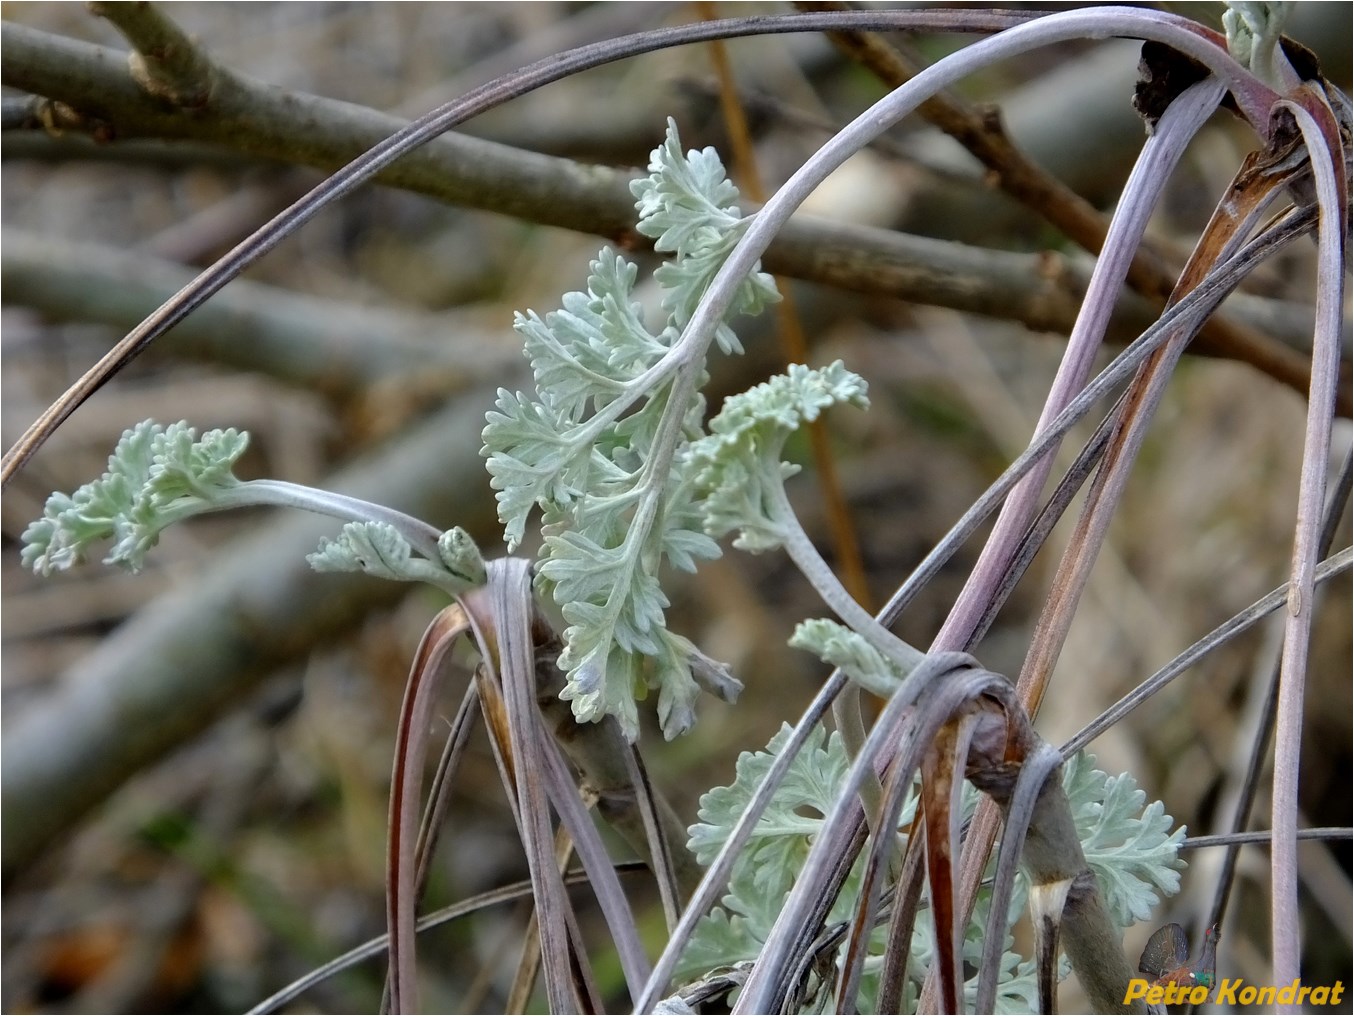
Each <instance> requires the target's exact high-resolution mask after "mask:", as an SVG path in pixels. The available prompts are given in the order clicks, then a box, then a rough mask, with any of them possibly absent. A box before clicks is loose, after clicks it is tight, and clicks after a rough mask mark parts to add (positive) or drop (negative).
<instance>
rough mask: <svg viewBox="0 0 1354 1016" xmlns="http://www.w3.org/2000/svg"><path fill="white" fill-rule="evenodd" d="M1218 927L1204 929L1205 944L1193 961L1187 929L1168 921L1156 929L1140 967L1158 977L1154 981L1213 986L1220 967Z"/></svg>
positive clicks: (1180, 984)
mask: <svg viewBox="0 0 1354 1016" xmlns="http://www.w3.org/2000/svg"><path fill="white" fill-rule="evenodd" d="M1217 953H1218V929H1217V926H1216V925H1214V926H1213V927H1212V928H1209V929H1208V930H1207V931H1206V932H1204V947H1203V950H1202V951H1201V952H1200V953H1199V961H1198V962H1197V963H1195V964H1193V965H1191V964H1190V962H1189V939H1188V938H1187V937H1186V935H1185V929H1184V928H1182V927H1180V925H1178V924H1168V925H1166V926H1165V927H1162V928H1158V929H1157V930H1156V931H1154V932H1152V937H1151V938H1149V939H1148V940H1147V947H1146V948H1145V949H1143V951H1142V957H1141V958H1140V959H1139V960H1138V970H1139V971H1140V972H1142V973H1144V974H1146V975H1147V976H1148V977H1151V978H1155V980H1153V982H1152V983H1153V984H1161V985H1166V984H1174V985H1178V986H1181V987H1192V986H1193V985H1196V984H1202V985H1203V986H1204V987H1206V988H1211V987H1213V974H1214V972H1215V971H1216V969H1217V963H1218V959H1217Z"/></svg>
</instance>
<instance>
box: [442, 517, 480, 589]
mask: <svg viewBox="0 0 1354 1016" xmlns="http://www.w3.org/2000/svg"><path fill="white" fill-rule="evenodd" d="M437 552H438V556H439V557H441V559H442V565H443V567H445V568H446V569H447V571H448V573H450V574H451V575H452V576H453V577H455V578H458V579H461V580H462V581H464V582H465V584H466V585H467V586H472V587H473V586H482V585H484V583H485V582H487V581H488V573H487V572H486V570H485V567H484V555H482V554H481V553H480V548H479V547H478V546H477V545H476V544H475V541H474V540H473V539H471V536H470V534H469V533H467V532H466V531H465V530H464V529H462V528H461V527H460V526H456V527H454V528H452V529H448V530H447V531H446V532H444V533H443V534H442V535H441V536H439V537H438V538H437Z"/></svg>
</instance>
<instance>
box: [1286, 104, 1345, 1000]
mask: <svg viewBox="0 0 1354 1016" xmlns="http://www.w3.org/2000/svg"><path fill="white" fill-rule="evenodd" d="M1308 87H1310V86H1308ZM1305 98H1306V99H1307V100H1308V101H1307V102H1305V103H1298V102H1290V101H1287V100H1285V101H1284V102H1282V103H1280V104H1279V105H1280V106H1281V107H1283V108H1284V109H1286V110H1287V111H1288V112H1289V113H1291V114H1292V116H1293V117H1294V119H1295V120H1296V121H1297V125H1298V127H1299V129H1300V130H1301V132H1302V139H1303V143H1304V144H1305V145H1306V147H1307V153H1308V156H1309V157H1310V161H1311V168H1312V176H1313V180H1314V182H1315V185H1316V199H1317V205H1318V207H1319V208H1320V210H1321V217H1320V221H1319V222H1318V224H1317V233H1318V240H1317V252H1318V253H1317V259H1318V268H1317V279H1318V282H1317V293H1316V334H1315V336H1314V338H1313V342H1312V386H1311V394H1310V396H1309V397H1308V402H1307V429H1306V433H1305V434H1304V436H1303V443H1302V474H1301V478H1300V480H1299V485H1298V508H1297V523H1296V527H1295V531H1294V534H1293V564H1292V573H1291V578H1290V580H1289V591H1288V614H1287V616H1286V617H1285V624H1284V645H1283V660H1282V664H1281V673H1280V677H1279V709H1278V717H1277V720H1276V730H1275V740H1274V806H1273V817H1272V821H1271V823H1270V824H1271V827H1272V828H1273V829H1274V854H1273V857H1272V858H1271V872H1272V883H1273V897H1272V900H1271V928H1272V934H1273V963H1274V975H1273V976H1274V983H1276V984H1287V983H1289V982H1290V981H1292V980H1294V979H1296V978H1297V977H1299V976H1300V974H1301V969H1300V967H1301V963H1300V961H1301V955H1300V943H1299V929H1298V923H1297V921H1298V859H1297V823H1298V815H1297V811H1298V771H1299V768H1300V765H1301V754H1302V750H1301V749H1302V700H1303V690H1304V685H1305V682H1306V673H1307V648H1308V643H1309V641H1310V638H1311V631H1312V607H1313V599H1314V596H1313V593H1312V590H1313V586H1314V579H1315V572H1316V564H1317V543H1318V540H1319V535H1320V534H1319V532H1318V527H1319V519H1320V517H1321V509H1322V501H1323V499H1324V497H1325V489H1326V468H1327V458H1328V456H1329V454H1330V441H1331V426H1332V421H1333V416H1334V410H1335V400H1336V393H1337V389H1338V387H1339V376H1340V375H1339V372H1340V325H1341V320H1342V317H1343V314H1344V286H1345V271H1346V269H1347V268H1348V262H1347V260H1346V251H1347V248H1346V246H1345V242H1346V240H1345V237H1346V234H1347V231H1348V221H1349V220H1348V217H1347V215H1346V212H1347V210H1348V201H1349V197H1348V186H1349V181H1348V180H1347V179H1346V178H1345V151H1346V150H1347V149H1346V148H1345V145H1346V144H1347V142H1346V138H1347V134H1348V130H1349V124H1348V122H1346V123H1343V124H1342V123H1340V122H1338V117H1337V116H1336V114H1335V113H1334V111H1333V110H1332V109H1331V108H1330V106H1329V105H1328V104H1327V102H1326V101H1325V99H1324V97H1321V96H1318V95H1317V94H1316V93H1315V92H1312V91H1308V92H1307V93H1306V95H1305ZM1305 106H1306V107H1308V108H1304V107H1305ZM1343 109H1344V110H1345V111H1346V113H1347V112H1348V106H1347V105H1346V106H1344V107H1343ZM1314 114H1316V115H1314ZM1318 118H1319V119H1318Z"/></svg>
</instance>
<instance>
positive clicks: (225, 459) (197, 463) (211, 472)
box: [149, 422, 249, 506]
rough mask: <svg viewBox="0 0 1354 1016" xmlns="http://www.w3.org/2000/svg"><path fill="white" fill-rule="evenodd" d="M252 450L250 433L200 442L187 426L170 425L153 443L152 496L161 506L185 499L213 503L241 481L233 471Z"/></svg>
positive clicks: (212, 433)
mask: <svg viewBox="0 0 1354 1016" xmlns="http://www.w3.org/2000/svg"><path fill="white" fill-rule="evenodd" d="M248 447H249V434H248V433H247V432H243V431H238V430H235V429H234V428H231V429H229V430H209V431H208V432H207V433H205V434H203V435H202V437H201V438H200V439H198V438H197V437H196V432H195V431H194V430H193V428H191V427H189V426H188V425H187V424H186V423H182V422H180V423H173V424H170V425H169V426H168V427H166V428H165V430H164V432H163V433H161V434H158V435H156V436H155V438H154V439H153V441H152V451H153V456H152V461H151V466H150V475H149V484H150V488H151V491H150V493H151V496H152V497H153V498H154V499H155V501H156V502H157V504H159V505H161V506H168V505H170V504H172V503H173V502H174V501H176V500H177V499H179V498H183V497H190V498H200V499H202V500H203V501H209V502H210V501H212V500H213V499H214V498H215V497H216V496H217V495H218V494H219V493H220V492H221V491H222V490H224V489H226V488H229V487H233V486H236V485H237V484H238V483H239V482H240V481H239V480H238V479H236V478H235V476H234V474H233V472H232V470H233V469H234V468H235V463H236V461H238V460H239V458H240V456H241V455H243V454H244V452H245V449H246V448H248Z"/></svg>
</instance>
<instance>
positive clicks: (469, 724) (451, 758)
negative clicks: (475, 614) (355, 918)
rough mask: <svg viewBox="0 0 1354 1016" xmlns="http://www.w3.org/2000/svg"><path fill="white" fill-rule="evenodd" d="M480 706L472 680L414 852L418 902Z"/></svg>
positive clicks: (439, 765)
mask: <svg viewBox="0 0 1354 1016" xmlns="http://www.w3.org/2000/svg"><path fill="white" fill-rule="evenodd" d="M478 705H479V691H478V689H477V688H476V686H475V682H473V681H471V682H469V683H468V684H467V685H466V689H465V694H464V695H462V696H461V704H460V706H459V707H458V708H457V710H456V716H455V718H454V719H453V720H452V721H451V730H450V732H449V733H448V735H447V741H446V744H445V745H444V746H443V748H442V757H441V759H439V761H438V763H437V772H436V773H434V774H433V782H432V786H431V787H430V788H428V807H427V809H426V810H425V812H424V816H423V824H422V826H421V827H420V828H419V831H418V846H417V847H416V848H415V850H414V856H415V862H414V863H415V867H416V871H415V874H414V892H415V900H416V901H417V900H421V899H422V898H423V892H424V889H425V888H426V887H427V884H428V873H429V872H430V871H431V870H432V858H433V853H434V852H435V851H436V849H437V839H438V834H439V833H440V831H441V829H442V827H443V825H444V824H445V822H446V817H447V811H448V809H449V807H450V805H451V788H452V786H453V783H452V780H453V777H454V776H455V775H456V770H457V768H458V767H459V766H460V762H461V758H462V756H463V755H464V754H465V746H466V743H467V742H468V741H469V740H470V734H471V731H473V730H474V729H475V717H476V716H477V715H479V709H478V708H477V707H478Z"/></svg>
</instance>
